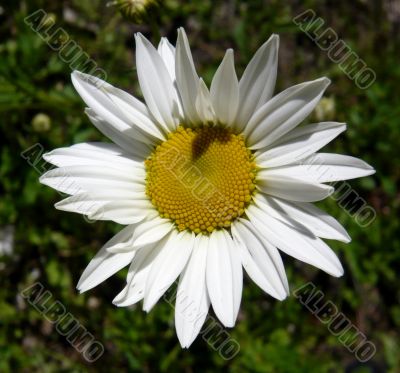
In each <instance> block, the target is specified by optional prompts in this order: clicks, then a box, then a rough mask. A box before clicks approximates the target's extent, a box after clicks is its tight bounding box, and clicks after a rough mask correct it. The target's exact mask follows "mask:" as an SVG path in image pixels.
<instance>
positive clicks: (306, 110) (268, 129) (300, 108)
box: [244, 78, 330, 150]
mask: <svg viewBox="0 0 400 373" xmlns="http://www.w3.org/2000/svg"><path fill="white" fill-rule="evenodd" d="M329 83H330V80H329V79H327V78H321V79H317V80H314V81H312V82H307V83H302V84H298V85H295V86H293V87H290V88H288V89H286V90H285V91H283V92H281V93H280V94H278V95H276V96H275V97H273V98H272V99H271V100H269V101H268V102H267V103H266V104H264V105H263V106H262V107H260V109H258V110H257V111H256V112H255V113H254V115H253V116H252V117H251V118H250V121H249V123H248V124H247V126H246V127H245V129H244V134H245V135H246V136H247V137H248V142H249V145H250V148H251V149H253V150H257V149H260V148H263V147H266V146H268V145H270V144H272V143H273V142H274V141H276V140H277V139H279V138H280V137H282V136H283V135H285V134H286V133H288V132H289V131H290V130H292V129H293V128H294V127H296V126H297V125H298V124H299V123H300V122H302V121H303V120H304V119H305V118H306V117H307V116H308V115H309V114H310V113H311V111H312V110H313V109H314V107H315V106H316V105H317V103H318V101H319V100H320V98H321V96H322V94H323V93H324V91H325V89H326V88H327V87H328V85H329Z"/></svg>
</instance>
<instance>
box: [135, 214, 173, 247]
mask: <svg viewBox="0 0 400 373" xmlns="http://www.w3.org/2000/svg"><path fill="white" fill-rule="evenodd" d="M172 230H174V226H173V224H172V222H171V221H170V220H169V219H164V218H160V217H159V216H157V217H154V218H153V219H152V220H150V221H148V222H145V223H142V224H140V225H139V226H138V227H137V228H136V230H135V233H134V234H133V237H132V242H133V247H135V248H139V247H141V246H144V245H149V244H151V243H153V242H157V241H159V240H161V239H162V238H163V237H165V236H166V235H167V234H168V233H170V232H171V231H172Z"/></svg>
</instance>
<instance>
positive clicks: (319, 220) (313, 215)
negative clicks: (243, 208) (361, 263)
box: [257, 196, 351, 242]
mask: <svg viewBox="0 0 400 373" xmlns="http://www.w3.org/2000/svg"><path fill="white" fill-rule="evenodd" d="M257 197H258V199H257V201H258V200H259V198H263V201H264V203H265V204H266V205H267V206H268V208H270V209H272V210H274V211H278V212H279V214H280V215H281V216H282V215H284V217H290V218H291V219H294V220H296V221H297V222H298V223H299V224H301V225H304V226H305V227H306V228H307V229H308V230H309V231H310V232H312V233H313V234H314V235H316V236H318V237H321V238H327V239H333V240H338V241H343V242H350V241H351V238H350V236H349V235H348V233H347V232H346V230H345V229H344V228H343V227H342V226H341V225H340V223H339V222H338V221H337V220H336V219H334V218H333V217H332V216H330V215H329V214H328V213H326V212H325V211H323V210H321V209H319V208H318V207H316V206H314V205H313V204H311V203H307V202H289V201H285V200H283V199H280V198H275V197H271V196H263V197H259V196H257Z"/></svg>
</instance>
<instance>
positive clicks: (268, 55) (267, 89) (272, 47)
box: [236, 35, 279, 131]
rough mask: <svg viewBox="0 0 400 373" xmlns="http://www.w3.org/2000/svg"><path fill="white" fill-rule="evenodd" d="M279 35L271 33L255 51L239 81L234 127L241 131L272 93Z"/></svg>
mask: <svg viewBox="0 0 400 373" xmlns="http://www.w3.org/2000/svg"><path fill="white" fill-rule="evenodd" d="M278 49H279V36H278V35H272V36H271V37H270V38H269V39H268V41H267V42H265V43H264V44H263V45H262V46H261V47H260V48H259V49H258V51H257V52H256V53H255V55H254V57H253V58H252V59H251V61H250V62H249V64H248V65H247V67H246V69H245V71H244V73H243V76H242V78H241V79H240V82H239V102H240V108H239V111H238V114H237V118H236V128H237V129H238V130H239V131H242V130H243V129H244V127H245V126H246V125H247V123H248V121H249V119H250V118H251V116H252V115H253V114H254V113H255V112H256V111H257V110H258V109H259V108H260V107H261V106H262V105H264V104H265V103H266V102H267V101H268V100H269V99H270V98H271V97H272V95H273V93H274V89H275V82H276V75H277V69H278Z"/></svg>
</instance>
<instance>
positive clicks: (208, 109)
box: [196, 78, 215, 123]
mask: <svg viewBox="0 0 400 373" xmlns="http://www.w3.org/2000/svg"><path fill="white" fill-rule="evenodd" d="M196 110H197V113H198V115H199V118H200V119H201V121H202V122H203V123H213V122H214V121H215V111H214V108H213V106H212V103H211V96H210V92H209V90H208V88H207V86H206V84H205V83H204V81H203V79H202V78H200V83H199V86H198V92H197V98H196Z"/></svg>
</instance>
